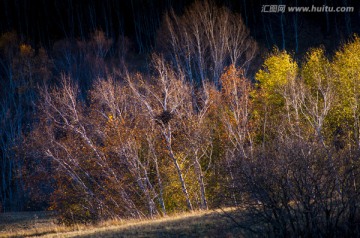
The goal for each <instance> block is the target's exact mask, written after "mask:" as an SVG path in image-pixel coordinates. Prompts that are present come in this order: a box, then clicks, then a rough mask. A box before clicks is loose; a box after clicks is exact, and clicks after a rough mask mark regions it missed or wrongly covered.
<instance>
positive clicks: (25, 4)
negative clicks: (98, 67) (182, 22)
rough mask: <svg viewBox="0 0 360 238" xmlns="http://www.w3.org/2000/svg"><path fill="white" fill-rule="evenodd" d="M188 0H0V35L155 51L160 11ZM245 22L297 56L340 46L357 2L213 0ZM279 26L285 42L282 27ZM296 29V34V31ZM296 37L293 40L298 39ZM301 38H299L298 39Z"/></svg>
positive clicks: (355, 27)
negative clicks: (100, 35)
mask: <svg viewBox="0 0 360 238" xmlns="http://www.w3.org/2000/svg"><path fill="white" fill-rule="evenodd" d="M192 2H194V1H192V0H154V1H150V0H129V1H116V0H105V1H96V0H88V1H84V0H79V1H71V0H65V1H60V0H55V1H46V0H42V1H40V0H16V1H7V0H2V1H1V5H0V32H2V33H4V32H7V31H12V30H15V31H16V32H17V33H18V34H19V35H20V36H21V38H22V40H23V41H25V42H27V43H30V44H31V45H32V46H34V47H35V48H36V47H39V46H40V45H41V46H45V47H50V46H52V44H53V43H54V42H55V41H57V40H60V39H63V38H77V39H85V38H88V37H89V36H90V33H92V32H94V30H98V29H101V30H103V31H104V32H105V34H106V36H108V37H110V38H112V39H117V38H118V37H119V36H122V35H125V36H126V37H129V38H130V40H131V42H133V43H134V45H133V46H134V51H135V52H137V53H146V52H149V51H150V50H151V49H152V48H154V47H156V40H155V39H156V33H157V30H158V28H159V26H160V24H161V21H162V17H163V15H164V13H165V12H166V11H167V10H169V9H171V8H172V9H174V10H175V11H176V12H177V13H179V14H180V13H181V12H183V11H184V9H185V8H186V6H189V5H190V4H191V3H192ZM216 3H217V4H218V5H219V6H221V5H225V6H227V7H229V8H230V9H231V10H232V11H235V12H238V13H240V14H241V16H242V17H243V18H244V22H245V24H246V26H247V27H248V28H249V29H250V31H251V35H252V36H253V37H254V38H255V40H256V41H257V42H259V43H260V44H261V45H262V46H263V47H265V48H271V47H273V46H274V45H276V46H278V47H279V48H281V49H282V48H286V49H287V50H289V51H294V52H295V53H301V52H303V51H304V50H306V49H308V48H309V47H313V46H319V45H324V46H325V47H326V48H327V49H334V48H335V47H337V46H338V44H339V42H341V41H344V40H345V39H347V38H348V37H349V36H350V35H351V34H353V33H356V32H359V31H360V29H359V28H360V26H359V24H358V22H359V21H360V13H359V5H360V3H359V1H355V0H302V1H299V0H289V1H284V0H278V1H275V0H272V1H269V0H268V1H266V0H254V1H247V0H237V1H235V0H224V1H221V0H217V1H216ZM273 4H276V5H280V4H284V5H286V6H305V7H307V6H310V7H311V6H312V5H314V6H318V7H320V6H323V5H326V6H334V7H337V6H345V7H346V6H352V7H354V9H355V10H354V12H353V13H289V12H286V13H285V14H280V13H262V12H261V7H262V5H273ZM282 24H283V26H284V30H285V31H284V34H285V36H284V39H285V41H284V42H283V37H282V34H283V33H282V30H281V25H282ZM296 31H297V32H296ZM297 38H298V39H297ZM299 39H301V40H299Z"/></svg>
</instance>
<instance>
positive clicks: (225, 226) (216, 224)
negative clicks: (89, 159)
mask: <svg viewBox="0 0 360 238" xmlns="http://www.w3.org/2000/svg"><path fill="white" fill-rule="evenodd" d="M228 215H231V217H233V218H235V220H240V218H239V216H240V215H241V212H239V211H236V210H232V209H226V213H224V212H223V211H221V210H216V211H208V212H193V213H184V214H181V215H176V216H171V217H166V218H159V219H155V220H143V221H108V222H105V223H103V224H99V225H97V226H76V227H63V226H59V225H55V224H54V220H53V218H52V217H51V215H49V214H48V213H21V214H16V213H14V214H7V215H4V214H0V237H23V236H44V237H243V236H249V235H250V234H247V233H246V232H245V230H243V229H241V228H240V227H239V226H238V224H236V222H234V220H233V219H231V218H229V216H228ZM5 216H7V219H6V220H4V218H6V217H5ZM46 217H47V218H46Z"/></svg>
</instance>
